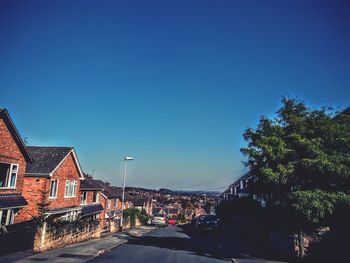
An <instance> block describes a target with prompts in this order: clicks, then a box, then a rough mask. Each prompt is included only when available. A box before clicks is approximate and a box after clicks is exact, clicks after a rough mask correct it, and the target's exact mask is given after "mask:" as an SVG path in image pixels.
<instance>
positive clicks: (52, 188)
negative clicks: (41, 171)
mask: <svg viewBox="0 0 350 263" xmlns="http://www.w3.org/2000/svg"><path fill="white" fill-rule="evenodd" d="M57 185H58V181H57V180H55V179H54V180H51V186H50V195H49V198H56V197H57Z"/></svg>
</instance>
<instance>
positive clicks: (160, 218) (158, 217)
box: [151, 214, 168, 225]
mask: <svg viewBox="0 0 350 263" xmlns="http://www.w3.org/2000/svg"><path fill="white" fill-rule="evenodd" d="M151 222H152V225H167V223H168V222H167V218H166V216H165V215H163V214H155V215H153V217H152V220H151Z"/></svg>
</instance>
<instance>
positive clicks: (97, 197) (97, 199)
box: [92, 191, 100, 204]
mask: <svg viewBox="0 0 350 263" xmlns="http://www.w3.org/2000/svg"><path fill="white" fill-rule="evenodd" d="M95 194H96V201H94V195H95ZM99 198H100V194H99V192H97V191H94V192H93V193H92V202H93V203H94V204H95V203H98V201H99Z"/></svg>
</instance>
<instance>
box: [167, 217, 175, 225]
mask: <svg viewBox="0 0 350 263" xmlns="http://www.w3.org/2000/svg"><path fill="white" fill-rule="evenodd" d="M175 223H176V218H173V217H172V218H169V219H168V224H169V225H175Z"/></svg>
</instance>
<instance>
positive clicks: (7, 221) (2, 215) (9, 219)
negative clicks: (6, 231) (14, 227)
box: [0, 209, 14, 226]
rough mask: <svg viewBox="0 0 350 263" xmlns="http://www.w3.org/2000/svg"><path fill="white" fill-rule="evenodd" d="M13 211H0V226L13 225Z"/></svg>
mask: <svg viewBox="0 0 350 263" xmlns="http://www.w3.org/2000/svg"><path fill="white" fill-rule="evenodd" d="M13 219H14V211H13V209H6V210H1V211H0V225H5V226H7V225H11V224H13Z"/></svg>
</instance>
